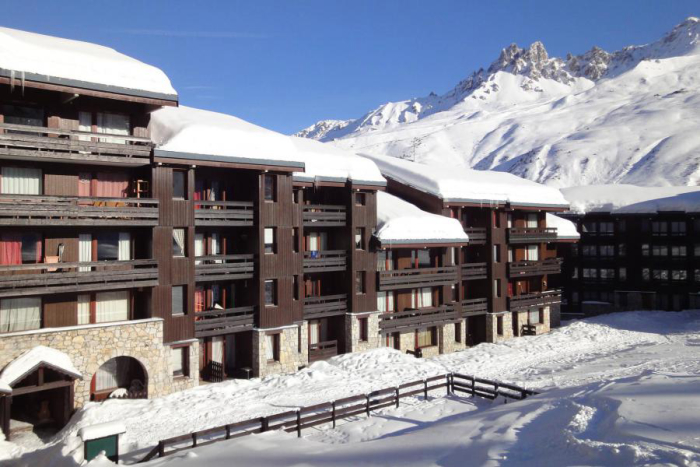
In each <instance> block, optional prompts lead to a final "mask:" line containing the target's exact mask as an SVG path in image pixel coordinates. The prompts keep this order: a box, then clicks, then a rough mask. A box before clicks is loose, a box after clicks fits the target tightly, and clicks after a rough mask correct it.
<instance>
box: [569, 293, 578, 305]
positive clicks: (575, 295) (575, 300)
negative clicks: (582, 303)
mask: <svg viewBox="0 0 700 467" xmlns="http://www.w3.org/2000/svg"><path fill="white" fill-rule="evenodd" d="M571 303H578V292H571Z"/></svg>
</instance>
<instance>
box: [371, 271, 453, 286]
mask: <svg viewBox="0 0 700 467" xmlns="http://www.w3.org/2000/svg"><path fill="white" fill-rule="evenodd" d="M457 279H458V274H457V266H446V267H440V268H424V269H420V268H418V269H400V270H395V271H380V272H379V290H397V289H407V288H418V287H435V286H440V285H451V284H454V283H455V282H457Z"/></svg>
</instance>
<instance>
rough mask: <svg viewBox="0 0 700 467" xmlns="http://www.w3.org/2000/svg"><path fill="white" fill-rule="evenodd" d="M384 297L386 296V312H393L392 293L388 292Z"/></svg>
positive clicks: (391, 291)
mask: <svg viewBox="0 0 700 467" xmlns="http://www.w3.org/2000/svg"><path fill="white" fill-rule="evenodd" d="M386 296H387V302H386V308H387V311H394V291H393V290H390V291H389V292H387V293H386Z"/></svg>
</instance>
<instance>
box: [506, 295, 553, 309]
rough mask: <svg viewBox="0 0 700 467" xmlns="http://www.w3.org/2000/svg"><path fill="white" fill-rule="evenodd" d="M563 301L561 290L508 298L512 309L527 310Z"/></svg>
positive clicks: (509, 307) (509, 306)
mask: <svg viewBox="0 0 700 467" xmlns="http://www.w3.org/2000/svg"><path fill="white" fill-rule="evenodd" d="M558 303H561V290H547V291H545V292H535V293H529V294H524V295H517V296H515V297H509V298H508V309H509V310H510V311H525V310H529V309H530V308H539V307H541V306H549V305H556V304H558Z"/></svg>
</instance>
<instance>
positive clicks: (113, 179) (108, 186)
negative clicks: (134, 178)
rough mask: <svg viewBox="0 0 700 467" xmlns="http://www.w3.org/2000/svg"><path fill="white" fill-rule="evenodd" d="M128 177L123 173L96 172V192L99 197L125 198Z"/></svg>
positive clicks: (127, 189)
mask: <svg viewBox="0 0 700 467" xmlns="http://www.w3.org/2000/svg"><path fill="white" fill-rule="evenodd" d="M128 192H129V178H128V176H127V175H126V174H124V173H116V172H100V173H98V174H97V193H96V196H98V197H100V198H126V196H127V195H128Z"/></svg>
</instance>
